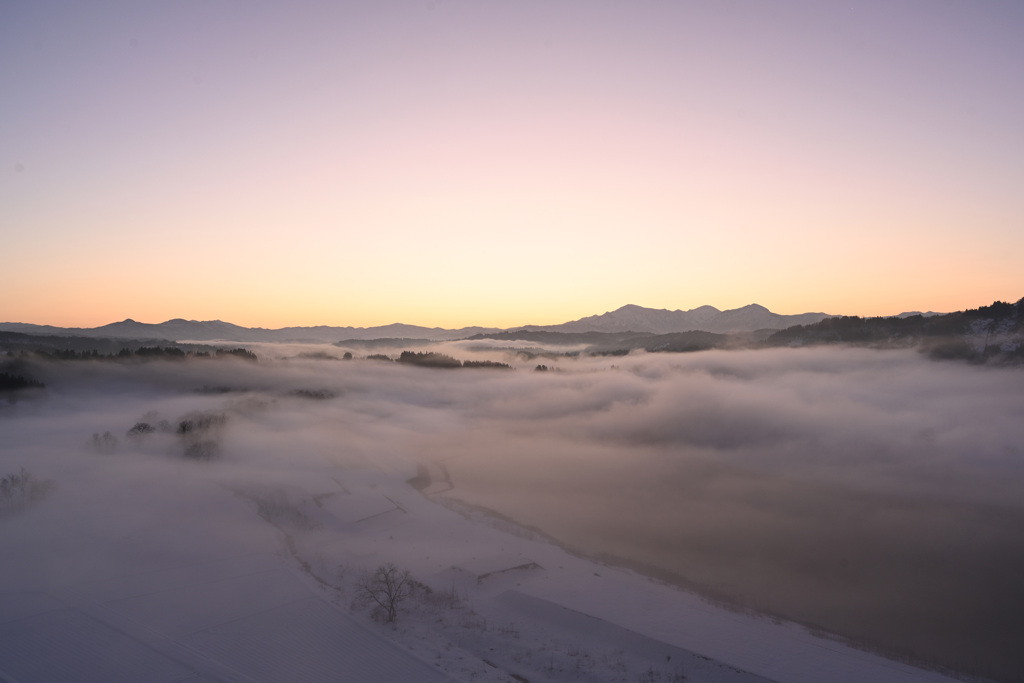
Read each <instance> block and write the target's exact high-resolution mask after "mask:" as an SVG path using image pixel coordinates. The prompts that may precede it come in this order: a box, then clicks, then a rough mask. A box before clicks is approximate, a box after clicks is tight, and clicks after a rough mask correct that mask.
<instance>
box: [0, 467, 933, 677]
mask: <svg viewBox="0 0 1024 683" xmlns="http://www.w3.org/2000/svg"><path fill="white" fill-rule="evenodd" d="M112 457H118V456H112ZM315 474H316V473H312V472H310V471H309V470H303V471H302V473H301V475H300V476H297V477H295V480H294V481H288V480H287V478H285V477H283V476H282V477H279V479H278V481H277V482H276V483H275V485H274V487H273V488H266V487H265V486H264V487H260V486H252V487H250V489H248V490H230V489H229V488H226V487H224V486H221V485H218V479H220V478H221V477H222V476H223V473H222V472H221V473H217V468H215V467H213V468H210V470H209V471H207V472H203V473H202V476H200V477H196V478H195V479H194V480H193V481H192V482H191V484H192V485H193V486H194V488H193V492H192V494H191V495H190V497H189V498H188V500H187V504H183V503H184V502H183V501H176V500H175V499H174V496H173V495H167V494H166V493H164V492H162V490H161V486H160V477H159V476H155V473H154V472H152V471H150V470H146V471H145V476H141V477H139V478H136V479H134V480H133V482H132V484H133V485H132V486H131V487H130V489H131V492H130V493H125V494H123V495H121V496H119V495H118V494H117V492H116V491H115V490H113V489H111V490H106V491H104V495H103V496H101V497H96V498H93V497H89V496H85V497H82V498H80V499H79V500H78V501H76V502H77V503H79V506H76V507H75V508H71V507H57V506H48V505H46V502H45V501H44V502H43V503H41V504H39V505H38V506H36V507H35V508H33V509H30V510H27V511H25V512H23V513H22V514H21V516H19V517H18V518H15V519H7V520H4V523H3V526H0V541H2V543H3V547H4V549H5V552H4V556H3V558H4V559H3V560H2V561H0V572H2V578H3V584H2V585H3V589H2V591H0V678H2V679H3V680H6V681H11V682H17V683H36V682H49V681H61V680H76V681H104V682H113V681H167V682H171V681H186V680H187V681H216V680H222V681H305V682H309V683H314V682H319V681H434V680H451V679H454V680H459V681H523V680H529V681H574V680H586V681H648V680H649V681H683V680H687V681H708V682H709V683H710V682H714V683H726V682H735V683H747V682H749V683H753V682H755V681H766V680H774V681H780V682H783V681H785V682H791V683H804V682H806V683H811V682H815V681H866V680H872V681H901V682H903V681H905V682H907V683H910V682H913V681H922V682H924V681H941V680H945V679H943V678H942V677H941V676H938V675H936V674H934V673H929V672H925V671H921V670H915V669H913V668H910V667H908V666H905V665H901V664H899V663H896V662H892V661H889V660H886V659H883V658H880V657H877V656H874V655H871V654H868V653H865V652H860V651H857V650H853V649H850V648H847V647H844V646H842V645H839V644H836V643H834V642H830V641H827V640H822V639H819V638H815V637H813V636H811V635H809V634H808V633H807V632H806V631H804V630H803V629H801V628H799V627H796V626H792V625H785V624H782V625H780V624H776V623H773V622H772V621H770V620H766V619H758V618H754V617H750V616H744V615H740V614H736V613H733V612H729V611H726V610H723V609H720V608H717V607H714V606H712V605H709V604H707V603H706V602H703V601H702V600H701V599H699V598H697V597H696V596H694V595H692V594H689V593H686V592H683V591H680V590H678V589H675V588H672V587H670V586H665V585H661V584H658V583H655V582H652V581H650V580H648V579H646V578H644V577H642V576H639V575H637V574H635V573H633V572H631V571H628V570H623V569H618V568H614V567H609V566H605V565H602V564H598V563H594V562H591V561H588V560H585V559H581V558H578V557H574V556H572V555H570V554H567V553H566V552H564V551H563V550H561V549H560V548H558V547H557V546H555V545H553V544H551V543H549V542H546V541H544V540H543V539H540V538H536V537H534V536H533V535H532V534H530V532H528V531H525V530H522V529H518V528H516V527H514V526H512V525H510V524H509V523H507V522H504V521H501V520H498V519H494V518H490V517H488V516H486V515H482V514H480V513H479V512H476V511H473V510H470V509H469V508H465V507H463V506H459V505H457V504H452V503H449V504H447V505H442V504H439V503H438V502H435V501H432V500H430V499H429V498H428V497H425V496H424V495H422V494H421V493H419V492H417V491H416V490H414V489H413V488H412V487H411V486H409V485H408V484H407V483H406V481H405V480H406V479H407V477H406V476H405V474H409V473H401V472H399V473H384V472H378V471H373V470H353V469H343V468H337V467H330V466H325V467H324V468H323V470H322V472H320V473H319V474H320V476H319V477H318V476H315ZM211 475H212V476H211ZM140 488H141V489H144V493H145V495H146V496H147V497H148V498H149V499H150V500H151V502H152V503H153V504H154V506H155V507H154V509H155V511H156V512H155V513H145V514H133V512H132V510H131V509H130V507H129V506H130V505H131V504H132V502H133V501H134V500H135V498H136V497H137V496H138V495H139V489H140ZM174 488H176V487H171V490H173V489H174ZM257 499H259V500H263V501H264V502H265V504H264V505H263V506H262V508H258V507H257V504H256V503H255V502H254V500H257ZM267 501H269V502H267ZM453 508H454V509H453ZM260 511H262V513H263V514H262V515H260V514H259V512H260ZM223 528H231V529H233V532H232V538H231V539H230V540H227V539H225V538H224V537H223V536H222V535H221V533H220V530H221V529H223ZM19 530H25V531H26V532H27V533H19ZM57 559H59V561H55V560H57ZM384 562H394V563H396V564H397V565H398V566H400V567H403V568H408V569H409V570H410V571H411V572H412V574H413V576H414V577H415V578H416V579H417V580H419V581H421V582H422V583H423V584H425V585H426V586H428V587H430V588H431V589H432V591H433V592H432V593H430V594H427V593H425V592H423V591H422V590H421V591H420V592H418V593H416V594H414V595H413V596H412V597H410V598H409V599H408V600H406V601H405V602H403V603H402V604H401V609H400V612H399V617H398V619H397V621H396V622H395V623H394V624H393V625H385V624H383V623H381V622H379V621H377V620H374V619H373V618H372V616H371V610H370V609H369V608H368V607H366V606H365V605H363V604H361V603H359V601H358V600H356V594H357V591H356V585H357V583H358V581H359V580H360V577H361V576H362V574H363V571H364V570H365V569H367V568H373V567H375V566H377V565H378V564H381V563H384Z"/></svg>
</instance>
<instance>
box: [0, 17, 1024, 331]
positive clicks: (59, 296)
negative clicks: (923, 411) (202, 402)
mask: <svg viewBox="0 0 1024 683" xmlns="http://www.w3.org/2000/svg"><path fill="white" fill-rule="evenodd" d="M0 93H2V95H0V102H2V109H0V111H2V114H0V245H2V254H3V268H2V270H0V284H2V290H0V320H3V321H18V322H32V323H46V324H55V325H68V326H95V325H102V324H105V323H108V322H112V321H115V320H121V319H124V318H126V317H132V318H135V319H136V320H141V321H145V322H160V321H163V320H166V319H169V318H174V317H183V318H189V319H200V320H206V319H222V320H228V321H231V322H234V323H237V324H242V325H250V326H263V327H281V326H287V325H313V324H332V325H360V326H363V325H379V324H386V323H391V322H398V321H400V322H406V323H415V324H424V325H441V326H445V327H457V326H462V325H469V324H482V325H495V326H502V327H506V326H513V325H520V324H526V323H537V324H544V323H557V322H564V321H565V320H569V319H574V318H579V317H581V316H584V315H591V314H595V313H601V312H604V311H607V310H611V309H614V308H617V307H619V306H621V305H623V304H626V303H635V304H639V305H643V306H650V307H656V308H670V309H676V308H682V309H688V308H693V307H696V306H700V305H702V304H710V305H713V306H716V307H718V308H723V309H725V308H735V307H738V306H742V305H745V304H748V303H752V302H757V303H760V304H762V305H765V306H767V307H769V308H770V309H772V310H773V311H776V312H780V313H800V312H805V311H825V312H829V313H845V314H857V315H888V314H894V313H898V312H900V311H903V310H910V309H920V310H929V309H930V310H938V311H945V310H957V309H962V308H965V307H975V306H978V305H984V304H988V303H991V302H992V301H994V300H997V299H1000V300H1016V299H1018V298H1020V297H1021V296H1024V275H1022V272H1024V269H1022V267H1021V255H1022V254H1024V3H1022V2H1019V1H1016V0H1010V1H1007V2H996V1H991V2H985V1H978V2H975V1H971V2H967V1H956V0H954V1H947V2H940V1H938V0H920V1H906V2H903V1H892V0H886V1H881V2H870V1H858V2H846V3H827V2H818V1H810V0H809V1H807V2H767V1H756V2H755V1H754V0H750V1H748V2H738V1H737V2H729V1H726V2H717V1H716V2H711V1H710V0H709V1H707V2H686V1H682V0H680V1H677V2H669V1H665V2H643V1H638V2H624V1H621V0H619V1H613V2H607V1H600V0H589V1H586V2H583V1H574V0H547V1H544V2H540V1H531V0H525V1H523V0H516V1H512V0H508V1H497V0H489V1H488V0H479V1H446V0H437V1H435V2H423V1H420V2H399V1H384V2H373V3H369V2H364V3H341V2H304V3H288V4H286V3H270V2H241V1H237V2H235V1H228V0H224V1H213V2H200V1H198V0H182V1H178V2H163V3H137V2H122V3H114V2H103V1H97V2H88V3H83V2H74V1H69V2H47V1H45V0H43V1H36V2H4V3H2V4H0Z"/></svg>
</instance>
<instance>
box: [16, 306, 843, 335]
mask: <svg viewBox="0 0 1024 683" xmlns="http://www.w3.org/2000/svg"><path fill="white" fill-rule="evenodd" d="M828 317H831V316H829V315H828V314H825V313H802V314H799V315H780V314H778V313H772V312H771V311H769V310H768V309H767V308H765V307H764V306H759V305H757V304H750V305H748V306H743V307H742V308H735V309H732V310H727V311H720V310H719V309H717V308H715V307H713V306H700V307H699V308H694V309H691V310H688V311H681V310H675V311H669V310H665V309H655V308H644V307H643V306H635V305H632V304H630V305H626V306H623V307H622V308H619V309H616V310H614V311H609V312H607V313H602V314H600V315H592V316H587V317H585V318H580V319H579V320H573V321H570V322H566V323H562V324H559V325H522V326H518V327H512V328H508V329H509V330H530V331H541V332H574V333H575V332H637V333H647V334H670V333H675V332H688V331H694V330H699V331H703V332H716V333H725V332H749V331H754V330H781V329H785V328H787V327H791V326H793V325H809V324H811V323H816V322H818V321H820V320H823V319H825V318H828ZM0 331H5V332H21V333H24V334H45V335H57V336H79V337H97V338H107V339H160V340H169V341H214V340H218V341H233V342H313V343H333V342H337V341H340V340H349V339H351V340H367V339H381V338H399V339H400V338H415V339H427V340H431V341H443V340H450V339H464V338H466V337H470V336H473V335H479V334H492V333H497V332H502V331H505V330H502V329H500V328H493V327H463V328H459V329H445V328H441V327H422V326H419V325H405V324H402V323H394V324H391V325H381V326H377V327H331V326H327V325H318V326H315V327H282V328H279V329H266V328H262V327H241V326H239V325H234V324H232V323H227V322H222V321H220V320H205V321H198V320H184V319H182V318H175V319H174V320H168V321H166V322H162V323H158V324H153V323H140V322H137V321H135V320H132V319H131V318H129V319H127V320H122V321H121V322H116V323H110V324H109V325H102V326H100V327H84V328H83V327H54V326H52V325H32V324H28V323H0Z"/></svg>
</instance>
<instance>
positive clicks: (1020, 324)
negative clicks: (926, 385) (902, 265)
mask: <svg viewBox="0 0 1024 683" xmlns="http://www.w3.org/2000/svg"><path fill="white" fill-rule="evenodd" d="M839 343H841V344H862V345H869V346H876V347H883V348H891V347H915V346H916V347H920V348H921V350H922V351H923V352H925V353H927V354H928V355H929V356H931V357H933V358H962V359H966V360H972V361H975V362H987V361H996V362H1010V363H1019V362H1021V361H1022V360H1024V299H1021V300H1019V301H1017V303H1014V304H1010V303H1006V302H1003V301H996V302H995V303H993V304H992V305H991V306H982V307H981V308H972V309H968V310H965V311H959V312H956V313H946V314H941V315H933V316H929V317H925V316H923V315H908V316H906V317H892V318H860V317H857V316H842V317H838V318H828V319H826V320H822V321H820V322H818V323H815V324H813V325H797V326H795V327H790V328H788V329H785V330H781V331H779V332H776V333H774V334H772V335H771V336H770V337H768V339H767V340H765V342H764V345H765V346H804V345H811V344H839Z"/></svg>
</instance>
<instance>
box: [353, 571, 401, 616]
mask: <svg viewBox="0 0 1024 683" xmlns="http://www.w3.org/2000/svg"><path fill="white" fill-rule="evenodd" d="M413 584H414V581H413V578H412V574H410V573H409V571H408V570H400V569H399V568H398V567H396V566H395V565H394V563H392V562H388V563H387V564H382V565H380V566H379V567H377V568H376V569H374V570H373V573H372V574H367V575H366V577H364V578H363V580H362V581H360V582H359V586H358V590H359V595H360V597H361V598H362V599H364V600H365V601H366V602H368V603H371V604H375V605H377V606H378V607H380V609H381V610H382V611H383V613H384V621H385V622H392V621H394V620H395V617H396V616H398V603H400V602H401V601H402V600H404V599H405V598H407V597H408V596H409V593H410V591H411V590H412V588H413Z"/></svg>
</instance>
